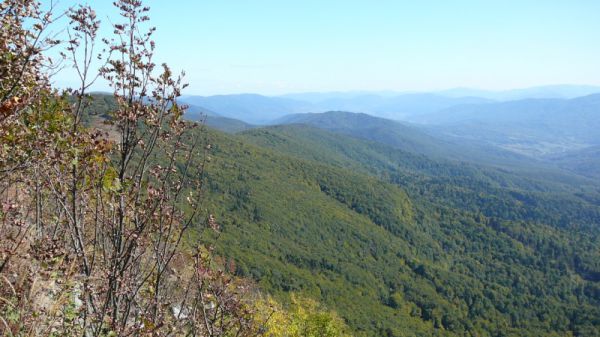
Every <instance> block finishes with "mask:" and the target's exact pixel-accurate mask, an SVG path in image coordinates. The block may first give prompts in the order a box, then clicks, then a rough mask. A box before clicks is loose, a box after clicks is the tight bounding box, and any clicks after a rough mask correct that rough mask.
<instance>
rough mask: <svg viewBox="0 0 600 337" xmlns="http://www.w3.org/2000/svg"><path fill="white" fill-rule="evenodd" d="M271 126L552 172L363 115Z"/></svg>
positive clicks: (312, 116)
mask: <svg viewBox="0 0 600 337" xmlns="http://www.w3.org/2000/svg"><path fill="white" fill-rule="evenodd" d="M272 124H305V125H311V126H313V127H317V128H320V129H323V130H327V131H331V132H335V133H339V134H344V135H348V136H352V137H355V138H360V139H365V140H370V141H375V142H378V143H382V144H384V145H387V146H390V147H393V148H396V149H399V150H403V151H405V152H411V153H415V154H420V155H425V156H429V157H433V158H438V159H453V160H459V161H468V162H473V163H479V164H487V165H494V166H498V167H505V168H510V169H521V170H527V171H531V170H535V171H539V170H542V171H548V170H550V171H553V170H552V168H551V167H550V166H548V165H546V164H543V163H541V162H538V161H537V160H535V159H532V158H529V157H525V156H523V155H520V154H517V153H514V152H512V151H508V150H505V149H501V148H498V147H496V146H495V145H492V144H489V145H486V144H481V143H479V142H474V141H471V140H469V139H464V138H457V137H449V136H447V135H446V134H444V133H443V132H438V131H436V132H432V131H431V130H428V129H426V128H421V127H419V126H417V125H414V124H412V125H411V124H406V123H402V122H397V121H393V120H389V119H385V118H380V117H375V116H371V115H367V114H363V113H352V112H345V111H330V112H325V113H309V114H296V115H289V116H285V117H283V118H281V119H278V120H276V121H274V122H273V123H272Z"/></svg>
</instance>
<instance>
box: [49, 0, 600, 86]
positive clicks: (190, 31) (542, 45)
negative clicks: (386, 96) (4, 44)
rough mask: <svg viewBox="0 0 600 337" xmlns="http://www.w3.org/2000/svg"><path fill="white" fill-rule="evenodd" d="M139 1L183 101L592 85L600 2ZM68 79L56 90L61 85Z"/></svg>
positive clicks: (110, 13)
mask: <svg viewBox="0 0 600 337" xmlns="http://www.w3.org/2000/svg"><path fill="white" fill-rule="evenodd" d="M71 3H77V1H74V0H62V1H61V5H63V6H65V5H68V4H71ZM111 3H112V1H109V0H96V1H90V4H91V5H92V7H94V8H96V9H97V12H98V14H99V17H100V19H101V20H102V21H103V27H104V28H103V33H105V34H110V32H111V29H110V26H109V25H110V22H113V23H114V22H118V18H117V17H116V16H115V13H116V12H115V11H114V10H113V9H112V8H111ZM145 4H147V5H148V6H150V7H151V12H150V16H151V23H152V25H154V26H155V27H156V28H157V32H156V34H155V41H156V45H157V55H156V58H157V60H159V61H160V62H163V61H164V62H167V63H168V64H169V65H171V66H172V67H173V68H174V69H177V70H185V72H186V79H187V82H188V83H189V84H190V86H189V88H188V89H187V90H186V92H185V93H186V94H194V95H213V94H231V93H246V92H251V93H259V94H265V95H278V94H283V93H291V92H314V91H354V90H360V91H381V90H390V91H435V90H442V89H449V88H455V87H469V88H477V89H488V90H502V89H513V88H523V87H531V86H537V85H550V84H589V85H600V42H599V41H600V20H599V19H598V13H600V1H598V0H501V1H500V0H498V1H494V0H470V1H468V0H452V1H449V0H419V1H414V0H368V1H367V0H294V1H289V0H210V1H208V0H168V1H167V0H146V1H145ZM109 18H110V19H109ZM70 76H72V74H71V75H69V72H68V71H65V72H63V73H62V74H59V75H58V76H57V78H56V83H58V84H59V85H69V83H70ZM97 89H98V90H104V89H106V87H105V85H104V84H102V83H100V82H99V83H98V84H97Z"/></svg>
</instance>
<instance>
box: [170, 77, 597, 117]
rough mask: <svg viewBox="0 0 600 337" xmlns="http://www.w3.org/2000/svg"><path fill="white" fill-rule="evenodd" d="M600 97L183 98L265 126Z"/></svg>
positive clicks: (527, 92)
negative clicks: (291, 119) (308, 116)
mask: <svg viewBox="0 0 600 337" xmlns="http://www.w3.org/2000/svg"><path fill="white" fill-rule="evenodd" d="M597 92H600V87H596V86H577V85H555V86H543V87H533V88H526V89H516V90H507V91H485V90H475V89H468V88H455V89H449V90H443V91H438V92H393V91H351V92H312V93H311V92H308V93H295V94H287V95H281V96H263V95H257V94H235V95H216V96H184V97H182V98H181V100H182V101H183V102H185V103H188V104H191V105H194V106H198V107H201V108H204V109H207V110H210V111H212V112H214V113H215V114H218V115H220V116H223V117H227V118H234V119H239V120H241V121H244V122H246V123H250V124H257V125H261V124H262V125H264V124H269V123H272V122H273V120H276V119H278V118H281V117H283V116H285V115H290V114H296V113H309V112H313V113H317V112H326V111H335V110H339V111H352V112H363V113H367V114H370V115H374V116H377V117H384V118H388V119H394V120H411V119H414V118H418V117H419V116H424V115H430V114H434V113H437V112H439V111H442V110H446V109H450V108H453V107H458V106H466V105H480V104H492V103H498V102H505V101H511V100H521V99H530V98H532V99H533V98H535V99H571V98H575V97H580V96H585V95H589V94H592V93H597Z"/></svg>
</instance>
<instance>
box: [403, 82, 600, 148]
mask: <svg viewBox="0 0 600 337" xmlns="http://www.w3.org/2000/svg"><path fill="white" fill-rule="evenodd" d="M411 121H413V122H417V123H424V124H429V125H430V128H431V129H432V130H435V131H436V132H439V133H443V134H447V135H452V136H454V137H456V138H463V139H471V140H474V141H480V142H484V143H487V144H491V145H494V146H499V147H502V148H505V149H510V150H512V151H515V152H519V153H524V154H527V155H532V156H545V155H548V154H551V153H560V152H565V151H571V150H576V149H582V148H585V147H588V146H592V145H600V132H598V130H600V94H592V95H588V96H583V97H577V98H573V99H568V100H562V99H526V100H520V101H509V102H500V103H491V104H472V105H462V106H455V107H451V108H448V109H445V110H441V111H438V112H436V113H432V114H429V115H425V116H419V117H415V118H413V119H412V120H411Z"/></svg>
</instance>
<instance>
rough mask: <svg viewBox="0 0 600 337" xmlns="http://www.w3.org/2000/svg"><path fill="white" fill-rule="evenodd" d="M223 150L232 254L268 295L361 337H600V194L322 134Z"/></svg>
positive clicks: (219, 173)
mask: <svg viewBox="0 0 600 337" xmlns="http://www.w3.org/2000/svg"><path fill="white" fill-rule="evenodd" d="M313 131H314V130H313ZM319 132H322V131H320V130H319ZM211 138H212V141H211V142H212V143H213V144H214V148H213V149H214V151H213V152H212V160H211V163H210V165H209V167H208V172H207V183H208V185H207V186H208V188H207V193H208V194H207V204H206V208H207V209H209V210H214V212H215V213H216V214H217V218H218V219H219V221H220V222H221V224H222V226H223V232H222V234H221V236H220V238H219V239H218V241H217V242H218V244H217V246H218V252H219V253H220V254H222V255H224V256H227V257H229V258H231V259H233V260H235V261H236V263H237V272H238V273H239V274H240V275H244V276H250V277H252V278H254V279H255V280H257V282H259V284H260V285H261V286H262V287H263V288H264V289H266V290H267V291H270V292H273V293H274V294H277V295H278V296H279V297H281V298H285V297H286V294H287V293H288V292H290V291H293V292H301V293H304V294H306V295H307V296H312V297H315V298H317V299H319V300H320V301H322V302H323V303H326V304H327V305H329V306H330V307H331V308H333V309H335V310H337V311H338V312H339V313H340V315H342V317H344V318H345V319H346V320H347V321H348V323H349V325H350V326H351V327H352V328H353V329H355V331H356V332H357V334H359V335H361V334H364V335H370V336H381V335H384V336H385V335H389V336H402V335H406V334H407V333H408V334H414V335H423V336H429V335H435V334H438V335H450V336H452V335H463V334H465V333H467V331H469V332H470V333H471V334H475V335H480V336H486V335H490V336H492V335H501V334H505V335H514V336H523V335H531V336H537V335H550V334H552V333H556V334H557V335H562V334H564V333H566V332H567V331H573V332H574V333H575V334H577V335H581V336H583V335H593V334H597V333H598V327H599V325H600V322H599V321H598V317H600V311H599V309H598V305H599V304H600V285H599V283H598V281H599V280H600V266H599V265H598V261H600V259H599V257H600V256H599V254H598V252H599V244H598V240H597V239H598V236H597V235H598V224H599V222H600V221H599V219H600V215H599V213H598V212H599V210H598V205H599V203H598V199H597V196H596V199H594V196H593V194H585V195H581V196H577V195H576V192H574V191H570V190H568V189H566V188H565V189H563V188H559V187H556V186H552V185H545V184H544V183H540V182H536V181H530V180H529V179H527V178H519V177H518V176H512V175H510V174H503V173H502V171H486V170H483V169H477V168H473V167H471V166H470V165H467V164H463V165H462V166H461V165H450V164H448V163H444V162H441V163H440V162H435V161H431V160H428V159H426V158H425V157H422V156H418V155H412V154H407V153H404V152H400V151H397V150H394V149H391V148H380V149H379V152H378V151H372V150H373V149H376V148H377V146H379V145H374V144H369V143H364V142H362V141H357V140H351V141H350V140H348V139H347V138H348V137H343V136H340V135H332V136H330V137H329V138H327V137H320V135H319V133H314V132H312V131H311V130H310V129H308V128H306V127H305V128H304V129H302V128H300V129H299V131H298V130H291V131H290V129H288V130H284V131H283V132H280V131H279V130H270V129H269V130H266V131H265V130H253V131H249V132H248V133H244V134H242V135H239V136H227V135H224V134H222V133H219V132H212V133H211ZM307 139H312V140H313V141H315V140H317V139H318V140H319V142H321V143H322V144H321V146H320V147H318V146H317V147H313V146H312V145H310V144H311V143H308V142H307ZM353 142H354V143H353ZM249 143H254V144H260V146H257V145H250V144H249ZM298 144H300V145H298ZM265 147H269V148H270V149H267V148H265ZM361 148H362V149H364V150H367V152H373V155H372V156H370V157H369V156H366V157H363V154H361V153H360V151H363V150H361ZM328 158H330V159H328ZM402 163H404V164H402ZM344 167H346V168H344ZM348 169H352V171H350V170H348ZM586 193H588V192H586Z"/></svg>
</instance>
